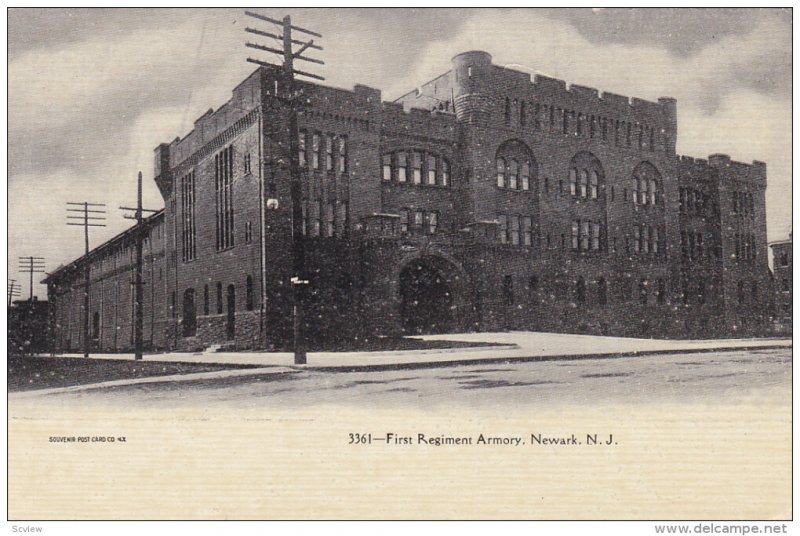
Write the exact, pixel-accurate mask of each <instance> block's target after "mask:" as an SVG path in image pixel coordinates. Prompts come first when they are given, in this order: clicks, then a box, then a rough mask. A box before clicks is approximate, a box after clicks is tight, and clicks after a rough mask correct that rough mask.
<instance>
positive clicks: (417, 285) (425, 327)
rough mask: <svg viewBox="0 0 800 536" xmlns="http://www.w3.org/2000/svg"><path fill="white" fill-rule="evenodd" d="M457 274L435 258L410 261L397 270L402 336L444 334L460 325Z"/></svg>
mask: <svg viewBox="0 0 800 536" xmlns="http://www.w3.org/2000/svg"><path fill="white" fill-rule="evenodd" d="M462 285H463V278H462V277H461V273H460V270H459V269H458V268H457V267H456V266H455V265H453V264H452V263H450V262H449V261H447V260H445V259H443V258H441V257H438V256H426V257H418V258H414V259H412V260H410V261H408V262H407V263H405V264H404V265H403V266H402V268H401V269H400V277H399V293H400V318H401V323H402V328H403V332H404V333H407V334H410V335H414V334H423V333H447V332H450V331H454V330H456V329H458V327H459V326H460V325H461V324H462V322H461V319H460V318H459V317H458V312H459V310H461V309H462V307H460V305H461V304H460V300H461V297H462V296H463V291H462V288H461V287H462Z"/></svg>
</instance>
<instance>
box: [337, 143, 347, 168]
mask: <svg viewBox="0 0 800 536" xmlns="http://www.w3.org/2000/svg"><path fill="white" fill-rule="evenodd" d="M347 168H348V165H347V136H339V173H347Z"/></svg>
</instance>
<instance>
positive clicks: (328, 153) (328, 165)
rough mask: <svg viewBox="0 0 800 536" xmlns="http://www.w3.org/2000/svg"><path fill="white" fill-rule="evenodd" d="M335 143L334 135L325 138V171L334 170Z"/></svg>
mask: <svg viewBox="0 0 800 536" xmlns="http://www.w3.org/2000/svg"><path fill="white" fill-rule="evenodd" d="M334 143H335V140H334V136H333V134H328V135H327V136H325V171H333V170H334V165H335V164H334V161H333V145H334Z"/></svg>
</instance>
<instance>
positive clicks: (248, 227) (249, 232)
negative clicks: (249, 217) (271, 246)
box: [244, 221, 253, 244]
mask: <svg viewBox="0 0 800 536" xmlns="http://www.w3.org/2000/svg"><path fill="white" fill-rule="evenodd" d="M244 241H245V243H246V244H249V243H250V242H252V241H253V222H249V221H248V222H245V224H244Z"/></svg>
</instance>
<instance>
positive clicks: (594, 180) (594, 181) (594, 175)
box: [589, 170, 599, 199]
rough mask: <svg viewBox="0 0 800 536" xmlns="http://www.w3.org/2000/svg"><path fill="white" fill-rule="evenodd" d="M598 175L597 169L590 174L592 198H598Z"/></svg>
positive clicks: (590, 194)
mask: <svg viewBox="0 0 800 536" xmlns="http://www.w3.org/2000/svg"><path fill="white" fill-rule="evenodd" d="M598 182H599V180H598V176H597V171H595V170H592V173H591V176H590V183H589V197H591V198H592V199H597V184H598Z"/></svg>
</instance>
